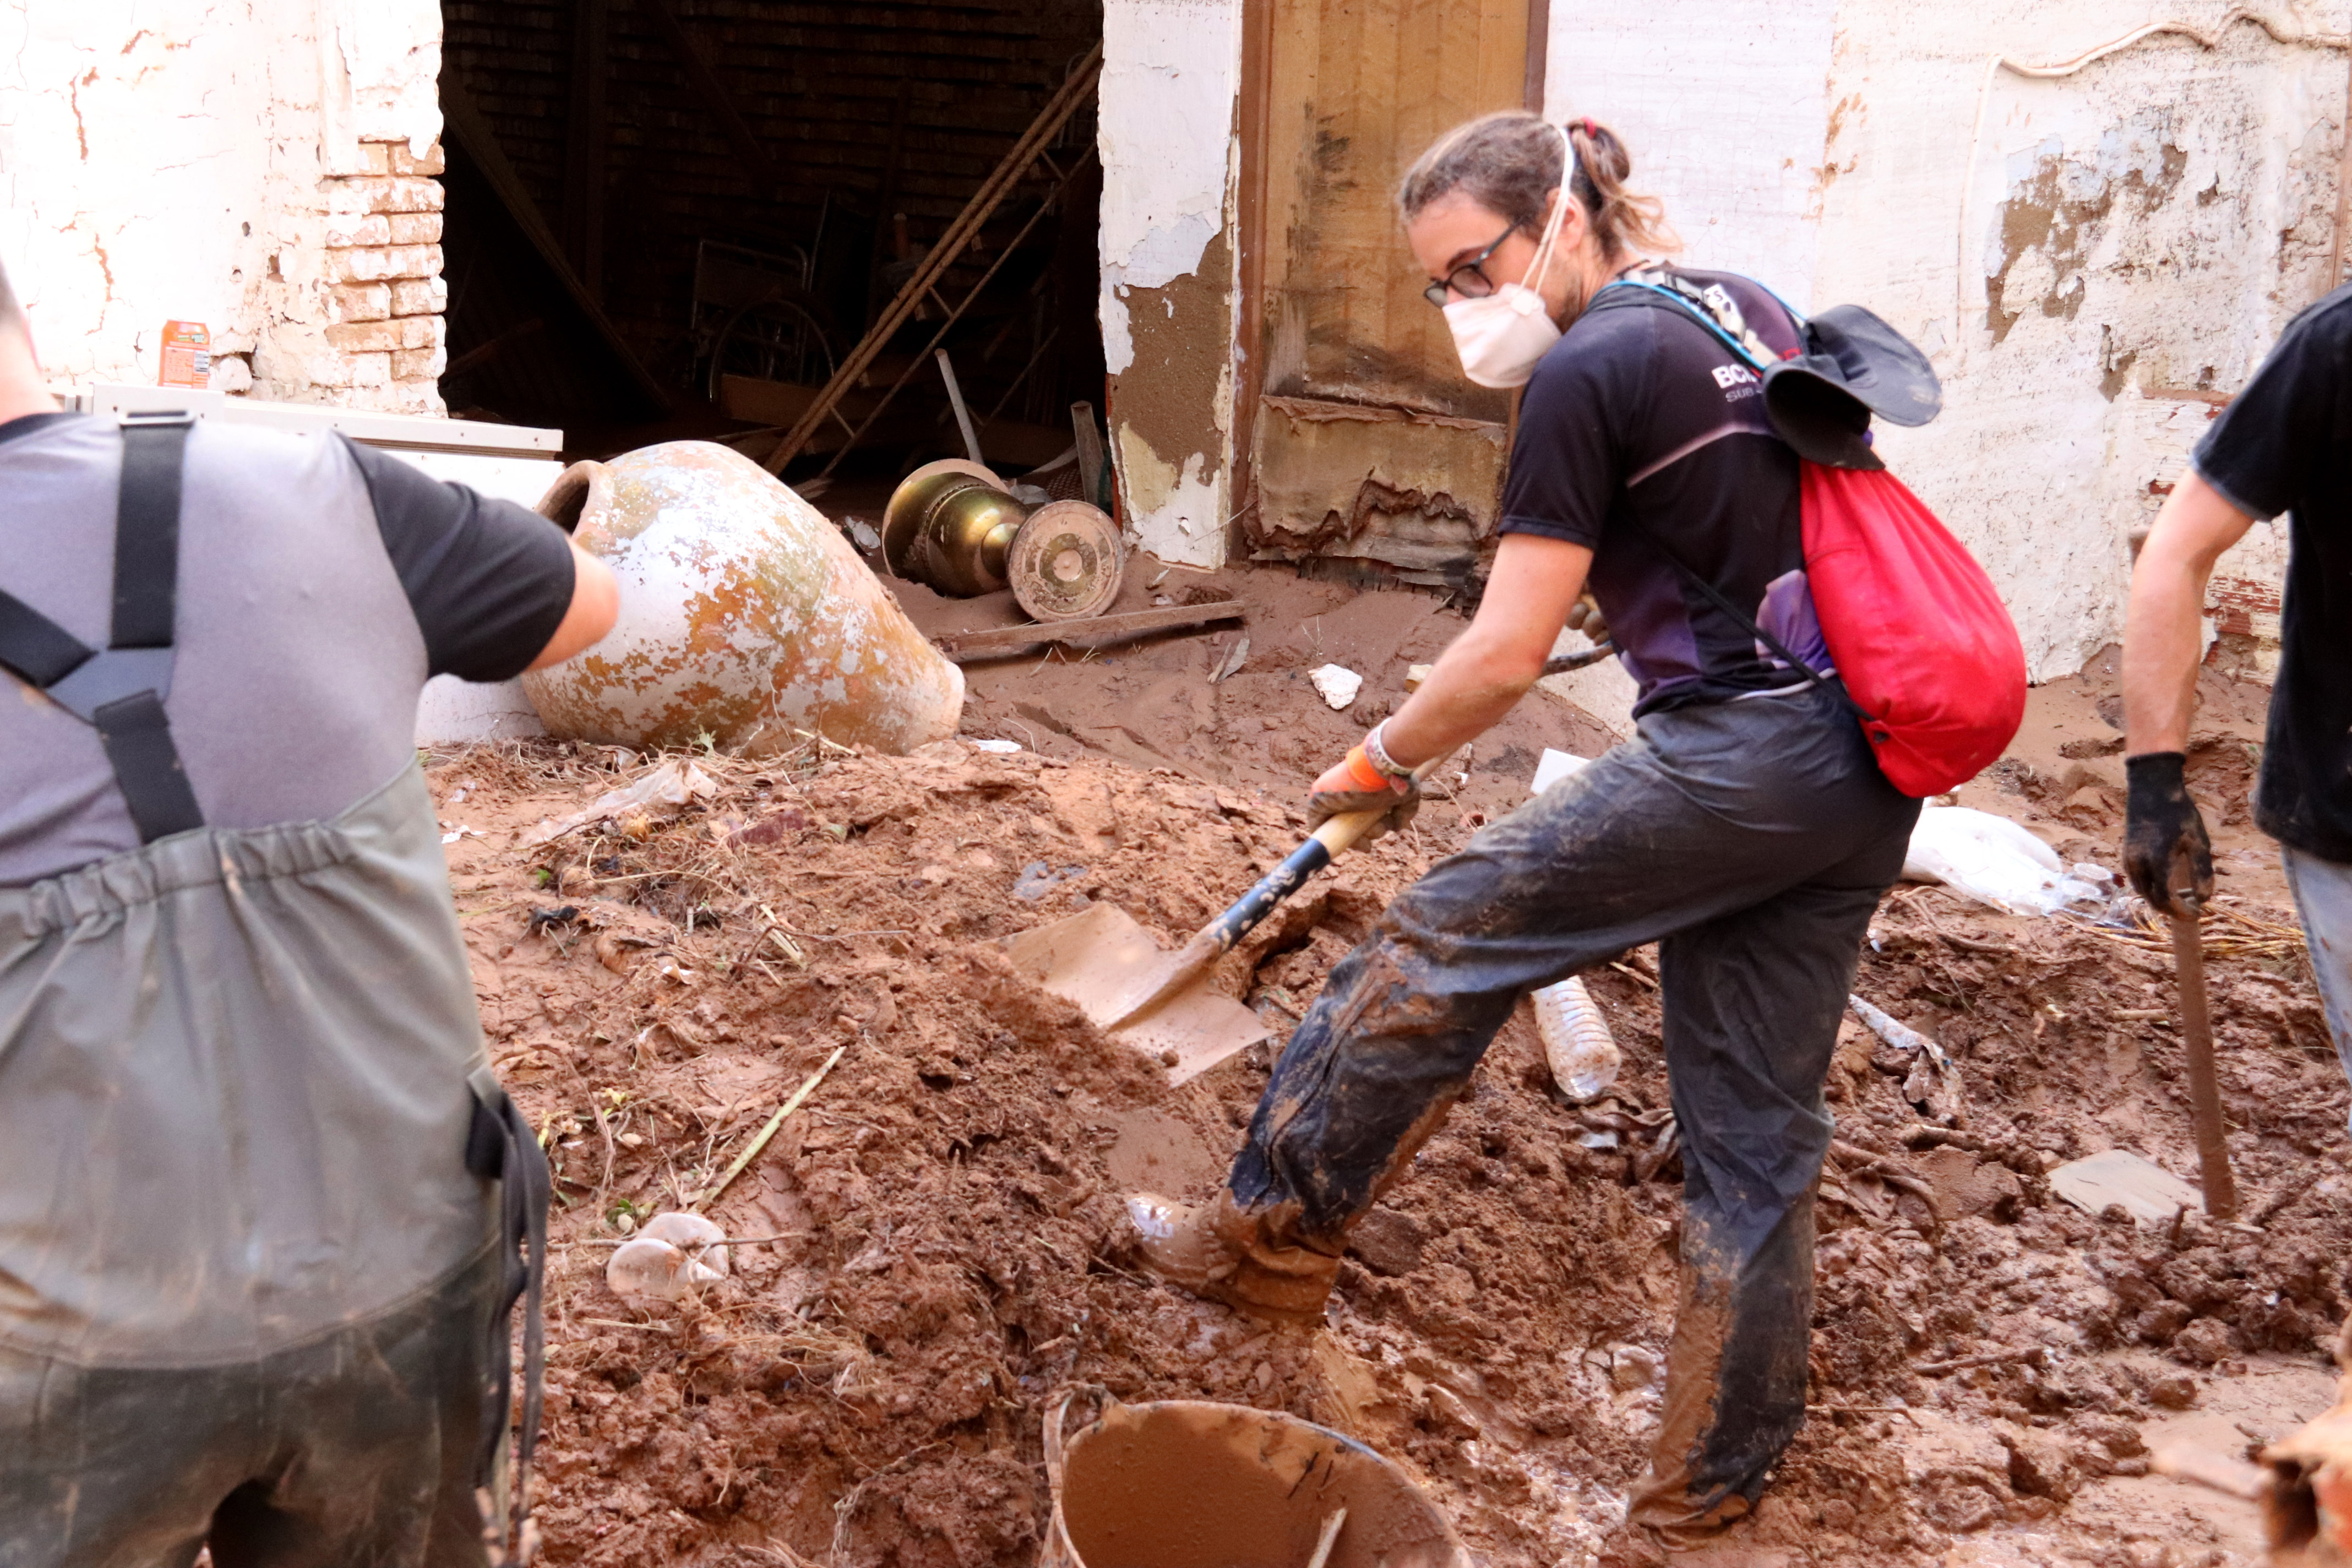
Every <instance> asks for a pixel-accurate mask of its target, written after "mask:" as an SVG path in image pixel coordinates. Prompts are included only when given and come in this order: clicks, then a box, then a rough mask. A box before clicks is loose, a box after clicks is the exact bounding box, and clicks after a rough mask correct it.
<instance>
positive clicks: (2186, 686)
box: [2123, 468, 2254, 756]
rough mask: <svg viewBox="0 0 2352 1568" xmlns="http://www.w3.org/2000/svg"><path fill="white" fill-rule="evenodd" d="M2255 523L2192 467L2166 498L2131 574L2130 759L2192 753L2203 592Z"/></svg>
mask: <svg viewBox="0 0 2352 1568" xmlns="http://www.w3.org/2000/svg"><path fill="white" fill-rule="evenodd" d="M2253 521H2254V520H2253V519H2252V518H2251V517H2248V516H2247V515H2246V514H2245V513H2244V512H2242V511H2240V510H2238V509H2237V508H2236V507H2234V506H2232V505H2231V504H2230V501H2229V500H2228V498H2227V497H2225V496H2223V495H2222V494H2221V491H2220V490H2217V489H2214V488H2213V487H2212V486H2211V485H2210V484H2208V483H2206V481H2205V479H2204V478H2203V477H2202V476H2200V474H2199V473H2198V472H2197V471H2196V470H2195V469H2193V468H2192V469H2189V471H2188V472H2187V473H2186V474H2184V475H2183V476H2182V477H2181V480H2180V482H2179V484H2178V485H2176V486H2175V487H2173V491H2172V494H2171V495H2169V496H2168V497H2167V498H2166V499H2165V502H2164V510H2162V511H2160V512H2158V514H2157V519H2156V527H2155V528H2154V530H2152V531H2150V532H2149V534H2148V536H2147V543H2146V544H2144V545H2142V546H2141V547H2140V552H2139V563H2138V564H2137V566H2135V567H2134V568H2133V569H2132V577H2131V602H2130V605H2129V606H2128V608H2126V611H2125V613H2124V670H2123V674H2124V733H2125V742H2124V750H2125V752H2126V754H2128V755H2131V756H2140V755H2143V754H2145V753H2147V752H2178V751H2180V750H2182V749H2183V748H2185V747H2186V746H2187V744H2188V742H2189V707H2190V704H2191V703H2192V702H2193V701H2194V700H2195V698H2196V692H2197V665H2198V656H2199V655H2200V653H2201V652H2202V651H2203V649H2202V647H2201V646H2200V645H2201V644H2202V643H2203V641H2204V629H2203V618H2204V614H2205V586H2206V584H2207V583H2208V582H2210V580H2211V578H2212V575H2213V563H2214V562H2216V561H2217V560H2219V559H2221V552H2223V551H2225V550H2227V549H2229V548H2230V546H2231V545H2232V544H2235V543H2237V542H2238V541H2239V540H2241V539H2243V538H2244V537H2245V535H2246V530H2247V529H2249V528H2251V527H2252V526H2253Z"/></svg>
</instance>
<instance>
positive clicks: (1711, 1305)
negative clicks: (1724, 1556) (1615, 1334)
mask: <svg viewBox="0 0 2352 1568" xmlns="http://www.w3.org/2000/svg"><path fill="white" fill-rule="evenodd" d="M1678 1294H1679V1295H1680V1297H1681V1300H1679V1301H1678V1302H1677V1303H1676V1306H1675V1331H1674V1337H1673V1338H1672V1339H1671V1340H1669V1341H1668V1342H1667V1344H1666V1392H1665V1399H1664V1403H1663V1405H1662V1406H1661V1408H1660V1411H1659V1421H1658V1435H1657V1436H1656V1437H1655V1438H1654V1440H1653V1441H1652V1443H1651V1445H1650V1462H1649V1465H1648V1467H1647V1468H1645V1469H1643V1472H1642V1474H1641V1477H1640V1479H1637V1480H1635V1481H1634V1483H1633V1487H1632V1488H1631V1489H1629V1490H1628V1491H1627V1493H1626V1494H1625V1523H1626V1526H1627V1527H1628V1529H1629V1531H1630V1530H1635V1529H1638V1530H1640V1531H1643V1533H1645V1534H1646V1535H1648V1536H1649V1538H1650V1539H1651V1540H1652V1541H1654V1542H1657V1543H1658V1544H1659V1545H1660V1546H1663V1547H1664V1548H1665V1549H1667V1550H1668V1551H1675V1552H1685V1551H1689V1550H1690V1549H1692V1548H1693V1547H1696V1546H1699V1545H1701V1544H1703V1543H1705V1542H1708V1541H1710V1540H1713V1539H1714V1538H1716V1537H1717V1536H1718V1535H1720V1534H1721V1533H1722V1531H1724V1530H1725V1529H1726V1528H1727V1526H1728V1525H1730V1524H1731V1522H1732V1521H1735V1520H1737V1519H1739V1518H1741V1517H1743V1516H1744V1515H1746V1514H1747V1513H1748V1510H1749V1507H1750V1504H1749V1502H1748V1499H1747V1498H1746V1497H1744V1496H1742V1495H1741V1494H1740V1493H1739V1492H1738V1491H1737V1490H1727V1491H1723V1493H1722V1495H1721V1496H1718V1497H1715V1498H1709V1497H1706V1495H1704V1493H1703V1492H1701V1491H1699V1490H1698V1489H1697V1488H1698V1486H1699V1481H1698V1477H1697V1475H1696V1465H1697V1463H1698V1461H1699V1456H1700V1453H1701V1450H1702V1447H1704V1446H1705V1445H1706V1442H1707V1440H1708V1438H1710V1437H1711V1436H1714V1435H1715V1434H1714V1427H1715V1426H1716V1421H1717V1409H1716V1407H1717V1402H1718V1401H1719V1400H1720V1398H1721V1395H1722V1392H1723V1375H1722V1374H1723V1349H1724V1340H1725V1338H1726V1336H1727V1330H1728V1329H1729V1326H1730V1317H1731V1314H1730V1302H1729V1300H1728V1297H1729V1295H1730V1292H1729V1290H1728V1289H1726V1288H1725V1287H1724V1285H1723V1283H1722V1282H1721V1281H1719V1280H1716V1281H1709V1280H1706V1279H1703V1278H1702V1277H1701V1275H1700V1273H1699V1271H1698V1270H1697V1269H1696V1268H1692V1267H1691V1266H1690V1264H1689V1263H1688V1262H1687V1261H1685V1262H1684V1264H1683V1265H1682V1268H1681V1287H1680V1289H1679V1291H1678Z"/></svg>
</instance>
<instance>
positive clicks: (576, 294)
mask: <svg viewBox="0 0 2352 1568" xmlns="http://www.w3.org/2000/svg"><path fill="white" fill-rule="evenodd" d="M441 118H442V120H443V121H445V122H446V125H447V128H448V132H449V134H450V135H451V136H452V137H453V138H454V139H455V140H456V141H457V146H458V148H459V149H460V150H461V151H463V152H464V153H465V154H466V156H467V158H469V159H471V160H472V161H473V164H474V167H475V168H477V169H478V170H480V171H481V174H482V178H483V180H484V181H485V182H486V183H487V184H488V185H489V187H490V194H491V195H495V196H496V197H498V199H499V205H501V206H503V207H505V208H506V210H507V216H509V217H511V218H512V219H514V222H515V226H516V227H517V228H520V229H521V230H522V236H523V238H525V239H526V240H528V241H530V247H531V248H532V249H533V250H536V251H538V252H539V257H540V259H541V260H542V261H544V262H546V263H547V268H548V270H549V271H551V272H552V273H554V274H555V280H556V281H557V282H558V283H560V284H562V286H563V291H564V292H565V293H567V294H569V295H570V296H571V297H572V303H573V304H575V305H577V306H579V307H580V310H581V313H582V314H583V315H585V316H586V317H587V318H588V324H589V326H591V327H592V328H593V329H594V330H595V332H596V335H597V336H598V337H600V338H602V339H604V346H605V347H606V348H607V349H609V350H611V351H612V353H613V356H614V358H615V359H617V360H619V361H620V362H621V368H622V369H623V370H625V371H626V372H627V373H628V377H629V380H630V383H631V384H633V385H635V388H636V389H637V391H638V392H639V393H640V394H641V395H643V396H644V397H645V399H646V401H647V402H648V403H650V404H652V405H654V407H655V408H656V410H657V411H659V412H661V413H664V414H667V413H668V412H669V394H668V393H667V392H665V391H664V390H663V389H662V384H661V383H659V382H657V381H656V380H655V379H654V378H653V375H652V373H650V372H649V371H647V370H646V367H645V365H644V364H643V363H641V362H640V361H639V360H638V358H637V356H636V353H635V350H633V349H631V348H630V347H629V345H628V342H627V341H626V340H625V339H624V338H623V337H622V336H621V332H620V329H619V328H617V327H615V326H614V325H613V321H612V318H611V317H609V316H607V315H605V314H604V307H603V306H602V305H599V304H598V303H597V302H596V300H595V298H594V296H593V295H591V294H590V293H589V292H588V288H587V285H586V284H584V283H583V282H581V280H580V275H579V274H578V273H576V272H574V271H572V263H571V262H570V261H568V260H566V259H565V258H564V255H563V247H562V245H561V244H559V243H558V242H557V240H556V237H555V235H554V232H553V231H552V230H551V229H550V228H549V227H548V226H547V220H546V219H545V218H543V217H541V216H540V213H539V206H538V204H536V203H535V202H533V201H532V200H531V199H530V190H529V188H528V187H526V186H525V185H524V184H523V183H522V177H521V176H520V175H519V174H516V173H515V171H514V165H513V164H511V163H508V162H507V155H506V153H505V152H504V151H503V150H501V149H500V148H499V139H498V137H497V135H496V134H495V133H493V132H491V130H490V122H489V121H487V120H485V119H483V118H482V111H481V110H479V109H478V108H477V107H476V106H475V103H474V100H473V96H472V95H471V94H470V93H468V92H467V90H466V88H465V84H464V83H462V82H460V81H459V80H458V79H457V74H456V73H455V72H454V71H444V72H443V73H442V76H441Z"/></svg>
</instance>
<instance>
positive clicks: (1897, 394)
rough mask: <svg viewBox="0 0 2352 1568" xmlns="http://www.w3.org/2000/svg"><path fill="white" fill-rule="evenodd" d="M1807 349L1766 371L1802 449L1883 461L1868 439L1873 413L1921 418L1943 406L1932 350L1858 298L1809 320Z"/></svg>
mask: <svg viewBox="0 0 2352 1568" xmlns="http://www.w3.org/2000/svg"><path fill="white" fill-rule="evenodd" d="M1805 349H1806V352H1805V353H1801V354H1800V355H1798V356H1797V357H1796V358H1794V359H1786V360H1782V361H1780V363H1778V364H1774V365H1769V366H1768V367H1766V369H1765V372H1764V406H1765V409H1766V411H1767V412H1769V414H1770V415H1771V416H1772V426H1773V428H1775V429H1777V430H1778V431H1780V436H1781V438H1782V439H1783V440H1785V441H1787V442H1788V443H1789V445H1790V446H1791V447H1795V448H1796V449H1797V455H1798V456H1800V457H1802V458H1811V460H1812V461H1814V462H1816V463H1822V464H1826V465H1828V466H1829V467H1831V468H1885V466H1886V465H1885V463H1883V462H1881V461H1880V460H1879V458H1878V455H1877V454H1876V453H1875V452H1873V451H1872V450H1871V448H1870V442H1869V440H1868V439H1867V437H1868V433H1869V430H1870V419H1871V416H1872V415H1876V416H1878V417H1880V418H1881V419H1885V420H1886V421H1887V422H1888V423H1890V424H1895V425H1905V426H1916V425H1925V424H1926V423H1927V421H1929V420H1930V419H1933V418H1934V417H1935V416H1937V414H1938V413H1939V412H1941V411H1942V409H1943V406H1944V386H1943V383H1942V382H1940V381H1938V380H1937V377H1936V370H1935V367H1934V366H1933V365H1931V364H1929V363H1927V355H1926V354H1923V353H1920V352H1919V351H1918V350H1917V349H1916V348H1915V347H1913V346H1912V344H1911V341H1910V340H1909V339H1908V338H1906V337H1905V336H1904V335H1903V334H1902V333H1901V332H1898V331H1895V329H1894V328H1893V327H1891V326H1889V325H1887V324H1886V323H1885V321H1881V320H1879V318H1878V317H1876V316H1874V315H1873V314H1871V312H1869V311H1868V310H1864V309H1863V308H1862V307H1861V306H1859V305H1832V306H1831V307H1830V308H1829V309H1828V310H1823V311H1822V313H1821V314H1820V315H1818V316H1814V317H1812V318H1811V319H1810V320H1808V321H1806V323H1805Z"/></svg>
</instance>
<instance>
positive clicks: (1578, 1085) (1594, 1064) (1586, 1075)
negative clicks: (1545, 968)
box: [1535, 974, 1625, 1105]
mask: <svg viewBox="0 0 2352 1568" xmlns="http://www.w3.org/2000/svg"><path fill="white" fill-rule="evenodd" d="M1535 1005H1536V1032H1537V1033H1538V1034H1540V1035H1541V1036H1542V1037H1543V1046H1544V1059H1545V1060H1546V1061H1548V1062H1549V1063H1550V1064H1551V1076H1552V1081H1553V1082H1555V1083H1557V1084H1559V1091H1560V1092H1561V1093H1562V1094H1565V1095H1566V1096H1568V1098H1569V1099H1570V1100H1571V1101H1573V1102H1574V1103H1576V1104H1578V1105H1582V1104H1583V1103H1585V1102H1586V1101H1587V1100H1598V1099H1599V1098H1601V1095H1603V1094H1605V1093H1607V1092H1608V1090H1609V1086H1610V1085H1611V1084H1612V1083H1615V1082H1616V1081H1617V1069H1618V1068H1620V1067H1622V1065H1624V1060H1625V1058H1624V1057H1623V1056H1622V1054H1620V1053H1619V1051H1618V1049H1617V1042H1616V1041H1615V1040H1613V1039H1612V1038H1611V1037H1610V1035H1609V1021H1608V1020H1607V1019H1605V1018H1603V1017H1602V1016H1601V1008H1600V1005H1598V1004H1596V1003H1595V1002H1594V1001H1593V1000H1592V993H1591V992H1590V991H1587V990H1586V989H1585V988H1584V981H1583V980H1582V979H1581V978H1580V977H1579V976H1577V975H1573V974H1571V975H1570V976H1569V977H1568V978H1567V979H1565V980H1563V981H1561V982H1560V983H1559V984H1557V985H1547V986H1545V987H1544V988H1543V989H1542V990H1540V991H1538V992H1537V993H1536V994H1535Z"/></svg>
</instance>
